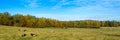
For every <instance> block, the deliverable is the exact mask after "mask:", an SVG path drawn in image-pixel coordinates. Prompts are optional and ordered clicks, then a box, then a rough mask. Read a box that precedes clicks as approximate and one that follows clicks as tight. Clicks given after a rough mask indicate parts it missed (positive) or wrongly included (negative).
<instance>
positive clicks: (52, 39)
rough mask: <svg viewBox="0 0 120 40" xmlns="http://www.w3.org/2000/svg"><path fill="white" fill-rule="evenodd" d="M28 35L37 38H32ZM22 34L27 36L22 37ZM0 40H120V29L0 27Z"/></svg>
mask: <svg viewBox="0 0 120 40" xmlns="http://www.w3.org/2000/svg"><path fill="white" fill-rule="evenodd" d="M24 30H26V32H24ZM30 33H34V34H36V35H37V36H35V37H33V36H31V35H30ZM22 34H27V35H26V36H25V37H22V36H21V35H22ZM0 40H120V27H101V28H66V29H65V28H26V27H15V26H0Z"/></svg>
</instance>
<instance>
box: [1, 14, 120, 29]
mask: <svg viewBox="0 0 120 40" xmlns="http://www.w3.org/2000/svg"><path fill="white" fill-rule="evenodd" d="M0 25H7V26H18V27H32V28H45V27H58V28H64V27H71V28H92V27H93V28H97V27H119V26H120V21H115V20H112V21H109V20H107V21H98V20H77V21H60V20H56V19H50V18H44V17H41V18H38V17H35V16H32V15H29V14H28V15H22V14H15V15H10V13H9V12H3V13H0Z"/></svg>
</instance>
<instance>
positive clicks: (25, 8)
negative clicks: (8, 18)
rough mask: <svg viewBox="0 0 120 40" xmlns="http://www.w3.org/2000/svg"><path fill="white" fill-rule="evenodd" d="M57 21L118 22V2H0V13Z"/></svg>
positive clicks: (57, 0) (119, 12) (105, 0)
mask: <svg viewBox="0 0 120 40" xmlns="http://www.w3.org/2000/svg"><path fill="white" fill-rule="evenodd" d="M6 11H7V12H10V13H11V14H12V15H14V14H23V15H27V14H30V15H33V16H36V17H46V18H52V19H57V20H88V19H91V20H120V16H119V15H120V0H0V12H6Z"/></svg>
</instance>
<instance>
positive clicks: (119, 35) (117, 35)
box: [104, 34, 120, 37]
mask: <svg viewBox="0 0 120 40" xmlns="http://www.w3.org/2000/svg"><path fill="white" fill-rule="evenodd" d="M104 35H107V36H115V37H120V34H104Z"/></svg>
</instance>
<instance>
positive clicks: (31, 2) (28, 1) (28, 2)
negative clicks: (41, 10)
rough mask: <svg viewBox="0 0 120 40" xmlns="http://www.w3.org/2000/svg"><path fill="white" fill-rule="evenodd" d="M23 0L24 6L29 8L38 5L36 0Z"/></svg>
mask: <svg viewBox="0 0 120 40" xmlns="http://www.w3.org/2000/svg"><path fill="white" fill-rule="evenodd" d="M24 2H25V4H24V5H25V7H30V8H36V7H39V4H40V3H38V0H24Z"/></svg>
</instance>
